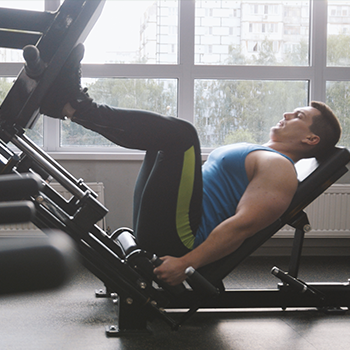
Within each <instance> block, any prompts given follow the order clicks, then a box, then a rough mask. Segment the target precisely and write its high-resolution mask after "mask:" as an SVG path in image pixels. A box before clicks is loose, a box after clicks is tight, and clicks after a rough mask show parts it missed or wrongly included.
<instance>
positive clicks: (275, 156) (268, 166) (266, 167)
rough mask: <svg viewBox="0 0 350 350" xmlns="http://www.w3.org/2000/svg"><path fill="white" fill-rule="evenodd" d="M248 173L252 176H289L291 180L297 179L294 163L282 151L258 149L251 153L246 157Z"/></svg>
mask: <svg viewBox="0 0 350 350" xmlns="http://www.w3.org/2000/svg"><path fill="white" fill-rule="evenodd" d="M246 170H247V174H250V176H249V177H250V178H252V177H254V176H256V175H259V176H266V177H269V178H283V177H287V178H286V180H287V179H289V180H293V179H296V172H295V168H294V165H293V163H292V162H291V161H290V160H289V159H288V158H286V157H285V156H283V155H282V154H280V153H276V152H271V151H265V150H257V151H255V152H252V153H250V154H249V155H248V156H247V158H246Z"/></svg>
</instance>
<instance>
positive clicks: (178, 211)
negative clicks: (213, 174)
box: [72, 102, 202, 256]
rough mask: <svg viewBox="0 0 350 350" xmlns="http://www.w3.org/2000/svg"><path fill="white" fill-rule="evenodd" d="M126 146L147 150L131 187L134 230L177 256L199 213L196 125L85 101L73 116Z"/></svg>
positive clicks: (156, 248) (142, 240) (149, 246)
mask: <svg viewBox="0 0 350 350" xmlns="http://www.w3.org/2000/svg"><path fill="white" fill-rule="evenodd" d="M72 120H73V121H75V122H76V123H78V124H80V125H82V126H84V127H86V128H88V129H90V130H93V131H95V132H98V133H99V134H101V135H103V136H105V137H106V138H108V139H109V140H111V141H112V142H114V143H116V144H118V145H120V146H123V147H127V148H133V149H141V150H146V156H145V159H144V162H143V165H142V167H141V170H140V174H139V176H138V180H137V182H136V186H135V193H134V231H135V235H136V237H137V240H138V242H139V244H140V245H141V247H142V248H144V249H146V250H149V251H151V252H154V253H156V254H158V255H159V256H163V255H172V256H181V255H183V254H185V253H187V252H188V251H189V250H191V249H192V246H193V241H194V236H195V233H196V230H197V228H198V225H199V223H200V219H201V204H202V174H201V155H200V145H199V140H198V136H197V133H196V131H195V129H194V127H193V126H192V125H191V124H190V123H188V122H185V121H183V120H180V119H177V118H172V117H164V116H161V115H159V114H156V113H152V112H147V111H139V110H126V109H118V108H111V107H108V106H103V105H97V104H95V103H93V102H90V103H83V104H82V107H81V110H80V111H79V108H78V109H77V111H76V112H75V114H74V117H73V118H72Z"/></svg>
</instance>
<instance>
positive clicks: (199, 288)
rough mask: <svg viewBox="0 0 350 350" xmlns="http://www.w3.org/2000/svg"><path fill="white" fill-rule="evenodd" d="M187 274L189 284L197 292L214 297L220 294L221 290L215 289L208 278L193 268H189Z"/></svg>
mask: <svg viewBox="0 0 350 350" xmlns="http://www.w3.org/2000/svg"><path fill="white" fill-rule="evenodd" d="M185 274H186V275H187V282H188V284H189V285H190V286H191V287H192V289H193V290H194V291H196V292H199V293H201V294H204V295H207V296H214V295H217V294H219V290H218V289H217V288H216V287H214V286H213V285H212V284H211V283H210V282H209V281H208V280H207V279H206V278H204V277H203V276H202V275H201V274H200V273H199V272H198V271H196V270H195V269H194V268H193V267H192V266H189V267H188V268H187V269H186V271H185Z"/></svg>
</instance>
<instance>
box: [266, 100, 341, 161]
mask: <svg viewBox="0 0 350 350" xmlns="http://www.w3.org/2000/svg"><path fill="white" fill-rule="evenodd" d="M340 134H341V127H340V124H339V121H338V119H337V117H336V116H335V115H334V113H333V112H332V110H331V109H330V108H329V107H328V106H327V105H326V104H324V103H323V102H316V101H313V102H311V103H310V106H307V107H300V108H296V109H295V110H294V111H293V112H286V113H284V115H283V119H282V120H280V121H279V122H278V123H277V125H275V126H274V127H272V128H271V130H270V142H269V144H270V145H271V144H274V145H275V146H274V147H277V148H278V149H279V150H280V151H282V153H283V152H284V153H286V154H287V153H288V154H290V156H291V157H293V159H295V160H298V159H301V158H311V157H316V158H318V159H320V158H322V157H323V156H325V155H326V154H327V153H328V151H330V150H331V149H332V148H333V147H334V146H335V144H336V143H337V142H338V141H339V138H340Z"/></svg>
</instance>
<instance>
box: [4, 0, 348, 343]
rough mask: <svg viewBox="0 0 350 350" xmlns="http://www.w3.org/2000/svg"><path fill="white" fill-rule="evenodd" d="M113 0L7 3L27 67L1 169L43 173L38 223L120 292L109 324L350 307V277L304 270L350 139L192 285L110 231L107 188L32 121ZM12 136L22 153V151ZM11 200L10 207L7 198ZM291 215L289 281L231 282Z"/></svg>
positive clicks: (11, 103)
mask: <svg viewBox="0 0 350 350" xmlns="http://www.w3.org/2000/svg"><path fill="white" fill-rule="evenodd" d="M103 4H104V1H97V0H96V1H82V0H66V1H65V2H64V3H63V4H62V5H61V7H60V8H59V9H58V10H57V11H56V12H35V11H22V10H13V9H0V44H1V46H2V47H7V48H15V49H23V54H24V58H25V64H24V67H23V69H22V70H21V72H20V73H19V75H18V77H17V79H16V81H15V82H14V84H13V87H12V88H11V90H10V91H9V93H8V94H7V96H6V98H5V100H4V101H3V103H2V105H1V109H0V174H1V175H6V176H0V183H1V181H2V180H3V179H5V178H6V181H8V179H9V176H10V177H11V178H13V181H16V179H17V180H18V179H22V180H23V181H28V180H27V179H31V180H30V181H35V182H37V188H38V191H37V192H35V193H34V194H33V192H30V191H25V190H23V197H22V198H21V199H22V200H24V201H25V202H26V203H30V206H31V207H33V208H34V215H32V218H31V220H32V222H33V223H34V224H35V225H36V226H37V227H38V228H40V229H42V230H45V229H57V230H60V231H63V232H65V233H66V234H68V235H69V236H70V237H71V238H72V239H73V240H74V242H75V244H76V249H77V250H78V252H79V253H80V256H81V258H82V260H83V263H84V265H85V266H86V267H87V268H88V269H89V270H90V271H91V272H92V273H93V274H94V275H95V276H96V277H98V278H99V279H100V280H101V281H102V282H103V284H104V285H105V287H106V290H105V291H103V292H102V293H97V296H100V297H101V296H106V297H111V296H114V295H116V296H117V299H118V304H117V305H118V311H117V313H118V324H117V325H114V326H110V327H107V329H106V333H107V335H108V336H120V335H123V334H129V333H131V334H134V333H138V332H145V331H147V329H148V323H149V321H152V320H153V319H154V318H160V319H162V320H164V321H165V322H166V323H168V324H169V325H170V327H171V328H172V329H178V328H179V327H180V326H181V325H182V324H183V323H184V322H185V321H186V320H187V319H188V318H189V317H191V315H193V314H194V313H195V312H196V311H197V310H199V309H217V310H218V311H219V310H220V309H229V308H282V309H283V310H285V309H287V308H290V307H293V308H297V307H312V308H317V309H319V310H332V311H334V312H340V311H342V312H343V311H346V310H348V308H349V307H350V285H349V281H344V282H340V283H327V282H325V283H307V282H304V281H302V280H300V279H298V270H299V264H300V256H301V251H302V246H303V239H304V234H305V232H308V231H309V230H310V224H309V221H308V217H307V215H306V213H305V212H304V208H305V207H306V206H307V205H309V204H310V203H311V202H312V201H313V200H315V199H316V198H317V197H318V196H319V195H320V194H322V193H323V192H324V191H325V190H326V189H327V188H328V187H329V186H331V185H332V184H333V183H334V182H335V181H337V180H338V179H339V178H340V177H341V176H343V175H344V174H345V173H346V172H347V171H348V169H347V167H346V166H347V164H348V162H349V160H350V153H349V151H348V150H347V149H345V148H335V149H334V150H333V153H332V154H331V155H330V156H329V157H327V159H324V160H323V161H322V162H320V163H318V164H316V166H315V169H314V170H313V171H311V172H310V174H308V175H307V176H306V177H305V178H304V179H303V180H301V181H300V183H299V188H298V190H297V192H296V194H295V196H294V199H293V201H292V203H291V205H290V207H289V208H288V210H287V211H286V212H285V213H284V214H283V215H282V216H281V217H280V218H279V219H278V220H277V221H276V222H274V223H273V224H271V225H270V226H269V227H267V228H266V229H264V230H262V231H260V232H258V233H257V234H256V235H255V236H253V237H251V238H249V239H247V240H246V241H245V242H244V243H243V245H242V246H241V247H240V248H239V249H238V250H237V251H235V252H234V253H232V254H231V255H229V256H227V257H226V258H224V259H222V260H220V261H218V262H216V263H213V264H211V265H209V266H206V267H205V268H202V269H200V270H199V271H194V270H193V269H191V268H189V269H188V270H187V275H188V279H187V282H188V283H187V284H184V285H180V286H177V287H170V286H168V285H166V284H165V283H163V282H162V281H159V280H157V278H156V276H155V275H154V274H153V272H152V271H153V268H154V266H155V265H156V264H158V263H159V260H158V258H157V257H156V256H155V255H154V254H152V252H146V251H144V250H143V249H142V247H139V246H138V244H137V242H136V240H135V239H134V237H133V235H132V230H131V229H128V228H120V229H117V230H116V231H115V232H113V233H112V234H110V233H107V232H105V231H104V230H102V229H101V228H100V227H99V226H98V225H97V224H96V223H97V222H98V221H99V220H101V219H102V218H103V217H104V216H105V215H106V214H107V212H108V210H107V209H106V208H105V207H104V206H103V205H102V204H101V203H100V202H99V201H98V199H97V195H96V194H95V193H94V192H93V191H92V190H91V189H90V188H89V187H88V186H87V185H86V184H85V183H84V181H83V180H82V179H76V178H74V177H73V176H72V175H71V174H70V173H69V172H68V171H67V170H65V169H64V168H63V167H62V166H60V165H59V164H58V163H57V162H56V161H55V160H54V159H52V158H51V157H50V156H49V155H48V154H47V153H46V152H44V151H43V150H42V149H41V148H40V147H38V146H37V145H36V144H35V143H34V142H32V141H31V140H30V138H28V137H27V136H26V135H25V133H24V129H27V128H32V127H33V125H34V124H35V121H36V120H37V118H38V115H39V113H38V110H39V106H40V104H41V101H42V100H43V98H44V96H45V92H46V91H47V89H48V88H49V87H50V85H51V84H52V83H53V81H54V80H55V78H56V77H57V76H58V74H59V72H60V69H61V68H62V66H63V64H64V63H65V61H66V60H67V58H68V57H69V54H70V52H71V51H72V49H73V48H74V47H75V46H76V45H77V44H78V43H81V42H83V41H84V39H85V37H86V36H87V35H88V32H89V31H90V29H91V28H92V27H93V25H94V23H95V22H96V20H97V18H98V16H99V14H100V13H101V10H102V7H103ZM11 143H12V144H13V145H15V146H16V147H17V148H18V149H19V151H20V152H19V153H17V152H14V151H13V150H12V148H11V147H10V144H11ZM313 162H314V163H315V161H314V160H313ZM49 179H54V180H55V181H57V182H58V183H60V184H61V185H62V186H63V187H64V188H65V189H66V190H67V191H69V193H70V194H71V198H70V199H69V200H66V199H64V198H63V197H62V196H61V195H60V194H59V193H58V192H56V191H55V190H54V189H53V188H52V187H51V186H50V182H49ZM8 195H9V196H10V197H11V194H8ZM2 196H5V194H4V193H2V194H0V199H1V200H4V199H2V198H1V197H2ZM4 203H5V205H3V207H2V208H5V207H6V202H4ZM4 203H2V204H4ZM1 210H5V209H1ZM8 210H10V209H8ZM11 210H16V209H13V208H12V209H11ZM11 210H10V211H11ZM23 210H28V208H27V209H23ZM17 211H21V207H18V208H17ZM16 215H17V214H16ZM23 215H24V216H26V214H25V213H24V214H23ZM286 224H288V225H290V226H292V227H293V228H295V238H294V244H293V248H292V254H291V257H290V265H289V270H288V272H285V271H282V270H280V269H279V268H278V267H274V268H273V269H272V271H271V272H272V274H273V275H275V276H276V277H277V278H278V279H279V280H280V282H279V283H278V284H277V286H276V288H274V289H263V290H254V289H249V290H239V289H238V290H227V289H225V287H224V285H223V283H222V280H223V279H224V278H225V276H227V275H228V274H229V273H230V272H231V271H232V270H233V269H234V268H236V267H237V266H238V265H239V264H240V263H241V262H242V261H243V260H244V259H245V258H246V257H248V256H249V255H251V254H252V253H253V252H254V251H255V250H256V249H258V248H259V247H260V246H261V245H262V244H263V243H265V242H266V241H267V240H268V239H269V238H270V237H271V236H273V235H274V234H275V233H276V232H277V231H278V230H279V229H281V228H282V227H283V226H284V225H286ZM184 309H186V310H187V311H186V312H184V311H183V310H184ZM169 310H170V311H171V312H169ZM176 310H178V312H174V311H176Z"/></svg>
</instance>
